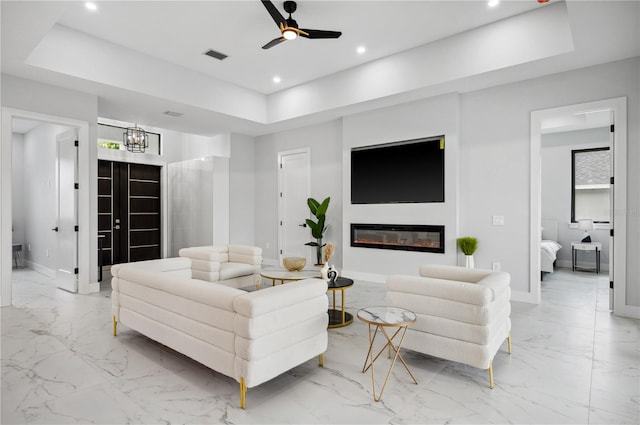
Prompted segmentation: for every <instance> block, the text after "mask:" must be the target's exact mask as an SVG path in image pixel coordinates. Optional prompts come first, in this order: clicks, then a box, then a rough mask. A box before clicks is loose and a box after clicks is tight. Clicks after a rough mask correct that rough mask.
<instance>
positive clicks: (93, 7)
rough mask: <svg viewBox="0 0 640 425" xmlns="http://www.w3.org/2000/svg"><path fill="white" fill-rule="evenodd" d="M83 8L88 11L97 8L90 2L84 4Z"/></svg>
mask: <svg viewBox="0 0 640 425" xmlns="http://www.w3.org/2000/svg"><path fill="white" fill-rule="evenodd" d="M84 7H86V8H87V9H89V10H98V6H97V5H96V4H95V3H93V2H90V1H88V2H86V3H85V4H84Z"/></svg>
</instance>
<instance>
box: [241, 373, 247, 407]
mask: <svg viewBox="0 0 640 425" xmlns="http://www.w3.org/2000/svg"><path fill="white" fill-rule="evenodd" d="M240 408H241V409H246V408H247V386H246V385H245V383H244V378H243V377H241V378H240Z"/></svg>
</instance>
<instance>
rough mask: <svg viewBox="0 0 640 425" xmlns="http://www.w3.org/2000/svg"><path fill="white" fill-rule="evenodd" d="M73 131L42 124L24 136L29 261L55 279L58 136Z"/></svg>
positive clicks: (25, 209) (26, 234) (27, 255)
mask: <svg viewBox="0 0 640 425" xmlns="http://www.w3.org/2000/svg"><path fill="white" fill-rule="evenodd" d="M68 130H69V128H68V127H65V126H61V125H55V124H41V125H39V126H37V127H35V128H34V129H33V130H31V131H29V132H28V133H26V134H25V135H24V164H23V168H22V169H23V170H24V213H25V244H26V252H25V257H26V260H27V261H28V264H30V266H31V268H34V269H36V270H39V271H41V272H44V273H45V274H48V275H50V276H52V277H53V276H55V270H56V264H57V261H58V257H59V253H58V245H57V241H58V238H57V234H56V233H55V232H54V231H52V230H51V229H52V228H54V227H55V226H56V222H57V198H58V194H57V192H56V157H57V143H56V136H57V135H58V134H60V133H64V132H65V131H68Z"/></svg>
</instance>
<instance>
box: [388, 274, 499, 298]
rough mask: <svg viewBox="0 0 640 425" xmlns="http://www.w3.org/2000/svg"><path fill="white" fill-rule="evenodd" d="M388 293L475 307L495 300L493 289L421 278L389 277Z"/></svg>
mask: <svg viewBox="0 0 640 425" xmlns="http://www.w3.org/2000/svg"><path fill="white" fill-rule="evenodd" d="M387 291H393V292H406V293H410V294H416V295H423V296H427V297H433V298H441V299H445V300H452V301H457V302H461V303H466V304H474V305H487V304H489V303H490V302H491V300H492V299H493V293H492V291H491V289H489V288H487V287H485V286H482V285H476V284H474V283H468V282H461V281H456V280H445V279H433V278H430V277H420V276H402V275H394V276H389V277H388V278H387Z"/></svg>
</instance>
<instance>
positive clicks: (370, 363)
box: [362, 324, 418, 401]
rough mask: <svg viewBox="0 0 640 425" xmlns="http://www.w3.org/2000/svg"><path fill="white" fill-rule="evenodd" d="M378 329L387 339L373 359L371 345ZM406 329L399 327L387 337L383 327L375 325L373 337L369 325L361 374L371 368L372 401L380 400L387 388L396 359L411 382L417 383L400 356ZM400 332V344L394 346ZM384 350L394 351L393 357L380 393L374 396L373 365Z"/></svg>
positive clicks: (406, 327) (374, 379)
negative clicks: (394, 340)
mask: <svg viewBox="0 0 640 425" xmlns="http://www.w3.org/2000/svg"><path fill="white" fill-rule="evenodd" d="M379 329H382V334H383V335H384V336H385V338H386V339H387V343H386V344H385V345H384V346H383V347H382V349H381V350H380V351H379V352H378V354H377V355H376V356H375V357H373V344H374V343H375V339H376V335H377V334H378V330H379ZM407 329H408V326H399V327H398V329H397V330H396V331H395V332H394V333H393V335H392V336H391V337H389V334H388V333H387V331H386V330H385V327H384V326H381V325H376V329H375V331H374V332H373V336H371V324H369V351H368V352H367V357H366V359H365V361H364V366H362V372H363V373H364V372H366V371H367V370H368V369H369V368H371V385H372V388H373V399H374V400H375V401H380V400H382V393H383V392H384V390H385V388H386V387H387V382H389V377H390V376H391V371H392V370H393V367H394V366H395V364H396V360H398V359H400V362H401V363H402V365H403V366H404V368H405V369H406V371H407V372H408V373H409V376H411V379H413V382H414V383H415V384H417V383H418V381H417V380H416V378H415V376H413V373H411V371H410V370H409V366H407V363H405V361H404V359H403V358H402V355H401V354H400V347H402V342H403V341H404V336H405V335H406V333H407ZM401 330H402V331H403V332H402V336H401V337H400V342H399V343H398V345H394V343H393V339H394V338H395V337H396V335H398V333H399V332H400V331H401ZM385 348H388V349H389V351H390V350H391V349H393V351H395V355H394V356H393V361H392V362H391V366H389V370H388V371H387V376H386V377H385V379H384V383H383V384H382V388H381V389H380V393H379V394H378V395H376V378H375V369H374V363H375V362H376V360H377V359H378V357H380V354H382V353H383V352H384V350H385ZM369 359H371V361H369Z"/></svg>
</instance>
